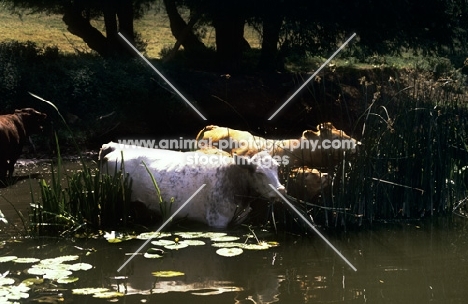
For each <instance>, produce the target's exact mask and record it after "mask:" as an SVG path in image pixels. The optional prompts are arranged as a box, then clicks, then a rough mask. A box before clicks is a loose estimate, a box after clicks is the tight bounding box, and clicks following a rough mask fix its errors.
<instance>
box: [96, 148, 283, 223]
mask: <svg viewBox="0 0 468 304" xmlns="http://www.w3.org/2000/svg"><path fill="white" fill-rule="evenodd" d="M122 155H123V159H124V167H125V172H126V173H128V174H129V175H130V177H131V178H132V181H133V184H132V201H139V202H142V203H144V204H145V205H146V206H147V207H148V208H149V209H151V210H154V211H156V212H157V213H160V205H159V203H160V200H159V196H158V195H157V192H156V190H155V188H154V185H153V182H152V179H151V177H150V175H149V173H148V172H147V170H146V168H145V165H144V164H146V166H147V167H148V169H149V170H150V171H151V173H152V175H153V176H154V178H155V180H156V182H157V184H158V186H159V188H160V191H161V197H162V200H163V201H165V202H167V203H169V202H170V201H171V200H172V201H173V203H172V206H171V209H170V211H171V214H173V213H174V212H175V211H176V210H177V209H178V208H179V207H180V206H181V205H183V204H184V203H185V202H186V201H187V199H188V198H189V197H190V196H192V195H193V194H194V193H195V192H196V191H197V190H198V189H199V188H200V187H201V186H202V185H203V184H206V185H205V186H204V188H203V189H202V190H201V191H200V192H199V193H198V194H197V195H196V196H195V197H193V198H192V200H191V201H190V202H189V203H188V204H187V205H186V206H185V207H184V208H183V209H182V210H181V211H180V212H179V213H178V214H177V215H176V218H183V217H187V218H188V219H192V220H195V221H198V222H202V223H205V224H208V225H209V226H211V227H216V228H225V227H227V226H228V224H230V223H231V222H233V223H240V222H242V221H243V220H244V219H245V218H246V216H247V214H248V212H249V211H250V206H249V203H248V202H249V201H250V200H251V198H252V196H258V195H260V196H262V197H265V198H268V199H274V200H278V199H279V196H278V195H277V193H276V192H275V191H274V190H273V189H272V187H270V184H271V185H273V186H274V188H275V189H277V190H278V191H281V192H284V191H285V190H284V189H285V188H284V186H282V185H281V183H280V182H279V180H278V173H277V172H278V163H277V162H276V161H275V160H274V159H273V158H272V157H271V156H270V155H269V154H268V153H267V152H261V153H258V154H256V155H254V156H253V157H252V158H251V159H248V158H241V157H234V158H232V157H226V156H223V155H207V154H204V153H201V152H177V151H171V150H160V149H148V148H140V147H135V146H123V145H120V144H117V143H114V142H111V143H108V144H104V145H103V146H102V148H101V151H100V153H99V159H100V160H102V168H101V170H102V171H103V172H104V173H106V172H107V173H109V174H112V173H113V172H114V171H115V166H116V164H117V168H120V164H121V162H122ZM143 163H144V164H143Z"/></svg>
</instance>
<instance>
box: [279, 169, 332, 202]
mask: <svg viewBox="0 0 468 304" xmlns="http://www.w3.org/2000/svg"><path fill="white" fill-rule="evenodd" d="M328 185H329V179H328V174H327V173H322V172H320V171H319V170H317V169H311V168H307V167H300V168H294V169H292V170H291V171H290V174H289V180H288V187H287V192H288V194H289V195H291V196H293V197H295V198H297V199H301V200H305V201H310V200H312V199H313V198H314V197H316V196H317V195H318V194H319V193H321V192H322V191H323V190H324V189H325V188H326V187H328Z"/></svg>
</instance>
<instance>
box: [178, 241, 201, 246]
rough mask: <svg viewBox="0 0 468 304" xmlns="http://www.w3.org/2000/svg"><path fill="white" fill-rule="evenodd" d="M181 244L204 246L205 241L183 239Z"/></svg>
mask: <svg viewBox="0 0 468 304" xmlns="http://www.w3.org/2000/svg"><path fill="white" fill-rule="evenodd" d="M179 244H187V245H188V246H203V245H205V242H203V241H200V240H182V241H180V242H179Z"/></svg>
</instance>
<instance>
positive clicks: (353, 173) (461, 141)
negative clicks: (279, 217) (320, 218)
mask: <svg viewBox="0 0 468 304" xmlns="http://www.w3.org/2000/svg"><path fill="white" fill-rule="evenodd" d="M372 85H374V84H372ZM463 85H464V81H459V80H458V79H456V78H454V76H452V77H450V78H447V79H445V80H444V81H441V80H440V79H436V80H434V79H431V78H429V77H427V76H425V75H422V74H420V73H417V72H414V71H413V72H412V73H408V74H404V75H402V76H400V79H396V80H394V81H393V82H390V83H389V84H387V85H386V86H385V87H384V86H380V85H377V86H373V88H374V89H372V88H371V87H372V86H371V84H370V83H369V82H366V81H365V79H362V89H363V94H362V96H364V100H363V104H364V111H363V113H362V115H361V117H360V121H359V122H358V124H359V123H360V125H362V138H361V139H360V140H361V142H362V143H363V145H362V147H361V149H360V151H359V153H358V155H357V156H356V157H355V158H354V159H351V161H350V162H345V163H344V164H343V166H341V167H340V168H338V173H337V175H338V176H343V178H342V179H340V178H337V179H335V180H336V181H337V183H336V184H335V185H334V189H333V195H334V196H333V199H331V200H325V204H326V205H328V206H331V207H334V208H346V209H343V210H349V215H352V218H353V219H358V222H359V223H361V222H362V220H363V219H366V220H369V221H373V220H375V219H395V218H397V219H401V218H420V217H424V216H432V215H441V214H448V213H451V212H452V211H453V210H454V208H455V207H456V206H457V205H458V204H459V202H460V201H461V200H462V199H464V198H465V197H466V196H467V184H466V180H464V176H463V174H462V173H463V172H462V169H463V168H464V167H465V166H467V165H468V146H467V143H468V133H467V131H468V99H467V97H468V95H467V91H466V89H465V88H464V86H463ZM343 173H344V174H343ZM325 212H327V211H325ZM333 214H334V215H335V222H334V223H335V224H339V223H340V222H339V221H338V219H339V218H341V219H343V217H340V216H339V214H337V213H333Z"/></svg>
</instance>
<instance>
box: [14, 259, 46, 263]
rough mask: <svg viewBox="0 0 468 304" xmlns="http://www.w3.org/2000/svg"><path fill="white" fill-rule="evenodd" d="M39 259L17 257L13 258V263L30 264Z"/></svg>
mask: <svg viewBox="0 0 468 304" xmlns="http://www.w3.org/2000/svg"><path fill="white" fill-rule="evenodd" d="M40 260H41V259H38V258H17V259H16V260H14V262H15V263H20V264H31V263H37V262H39V261H40Z"/></svg>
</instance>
